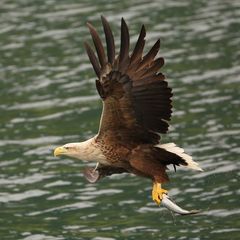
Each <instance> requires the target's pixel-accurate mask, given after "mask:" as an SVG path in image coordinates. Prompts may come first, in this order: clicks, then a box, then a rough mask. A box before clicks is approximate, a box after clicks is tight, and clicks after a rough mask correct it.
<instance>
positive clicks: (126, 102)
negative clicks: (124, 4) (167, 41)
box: [85, 17, 172, 143]
mask: <svg viewBox="0 0 240 240" xmlns="http://www.w3.org/2000/svg"><path fill="white" fill-rule="evenodd" d="M102 24H103V29H104V33H105V39H106V45H107V58H106V55H105V52H104V48H103V44H102V42H101V40H100V37H99V35H98V33H97V31H96V30H95V28H94V27H93V26H92V25H91V24H89V23H88V27H89V29H90V33H91V35H92V39H93V43H94V46H95V49H96V52H97V56H98V58H97V57H96V55H95V53H94V51H93V50H92V49H91V47H90V46H89V45H88V44H85V46H86V50H87V53H88V56H89V59H90V62H91V63H92V65H93V68H94V70H95V72H96V75H97V77H98V79H97V80H96V88H97V90H98V93H99V95H100V97H101V98H102V100H103V112H102V117H101V123H100V129H99V134H101V133H102V132H105V131H108V130H112V131H125V132H129V134H130V133H132V134H134V136H135V137H140V139H142V140H141V141H142V142H149V143H155V142H157V141H158V140H159V135H158V133H166V132H167V130H168V121H170V118H171V113H172V110H171V108H172V105H171V97H172V90H171V88H169V87H168V84H167V82H166V81H165V77H164V75H163V74H162V73H161V72H159V69H160V68H161V67H162V66H163V65H164V59H163V58H162V57H158V58H156V55H157V53H158V51H159V48H160V40H157V42H156V43H155V44H154V45H153V47H152V48H151V49H150V50H149V52H148V53H147V54H146V55H145V56H143V49H144V45H145V36H146V31H145V27H144V25H143V26H142V28H141V32H140V34H139V38H138V40H137V43H136V46H135V48H134V50H133V52H132V54H131V55H130V54H129V45H130V39H129V31H128V27H127V24H126V22H125V21H124V19H122V21H121V43H120V52H119V55H117V56H115V43H114V38H113V34H112V31H111V28H110V26H109V23H108V22H107V20H106V19H105V18H104V17H102Z"/></svg>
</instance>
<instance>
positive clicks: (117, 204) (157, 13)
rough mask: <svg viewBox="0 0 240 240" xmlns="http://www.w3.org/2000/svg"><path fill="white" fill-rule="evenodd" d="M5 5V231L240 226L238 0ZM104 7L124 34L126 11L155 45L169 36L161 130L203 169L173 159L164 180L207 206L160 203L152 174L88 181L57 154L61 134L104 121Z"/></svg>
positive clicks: (151, 232) (108, 234)
mask: <svg viewBox="0 0 240 240" xmlns="http://www.w3.org/2000/svg"><path fill="white" fill-rule="evenodd" d="M0 12H1V14H0V56H1V57H0V81H1V89H0V112H1V118H0V126H1V127H0V210H1V214H0V239H2V240H7V239H22V240H43V239H44V240H45V239H47V240H57V239H67V240H73V239H93V240H113V239H201V240H202V239H226V237H227V238H228V239H231V240H234V239H236V240H237V239H239V238H240V233H239V229H240V220H239V214H240V208H239V194H240V190H239V182H238V180H239V153H240V150H239V136H240V128H239V127H240V126H239V125H240V124H239V103H240V100H239V83H240V77H239V76H240V60H239V59H240V50H239V44H240V33H239V29H240V22H239V18H240V3H239V1H237V0H235V1H234V0H232V1H225V0H213V1H207V0H199V1H189V0H188V1H187V0H183V1H173V0H172V1H163V0H162V1H161V0H160V1H157V0H156V1H149V2H148V1H146V0H141V1H136V0H128V1H103V0H101V1H97V2H96V1H73V0H72V1H69V0H68V1H67V0H62V1H57V0H47V1H27V0H19V1H11V0H2V1H1V7H0ZM100 14H104V15H105V16H107V17H108V20H109V21H110V22H111V25H112V28H113V30H114V32H115V36H117V37H119V24H120V19H121V17H122V16H123V17H125V19H126V21H127V22H128V24H129V26H130V33H131V35H132V39H133V40H132V41H134V40H136V38H137V34H138V31H139V29H140V26H141V24H142V23H145V24H146V27H147V30H148V33H147V39H148V42H147V45H148V47H150V46H151V44H153V43H154V42H155V41H156V40H157V38H158V37H159V36H160V37H161V44H162V45H161V46H162V48H161V54H162V56H164V57H165V61H166V65H165V67H164V73H166V75H167V77H168V81H169V83H170V85H171V86H172V87H173V89H174V114H173V118H172V122H171V129H170V132H169V134H168V135H167V136H165V137H164V138H163V141H164V142H169V141H174V142H176V143H177V144H178V145H180V146H182V147H184V148H185V149H186V150H187V152H188V153H191V154H192V155H193V156H194V159H195V160H197V161H198V162H199V163H200V164H201V166H202V167H203V168H204V170H205V171H204V172H203V173H196V172H193V171H184V170H178V171H177V173H174V172H173V171H171V172H170V177H171V180H172V182H171V183H169V184H167V185H166V186H165V188H167V189H168V190H170V195H171V196H172V197H173V198H174V199H175V201H176V202H177V203H178V204H179V205H180V206H183V207H185V208H189V209H192V208H197V209H202V211H203V212H202V214H201V215H198V216H188V217H179V216H177V217H172V215H171V214H170V213H169V212H168V211H167V210H165V209H163V208H161V207H160V208H158V207H157V206H156V205H155V204H154V203H153V202H152V200H151V196H150V195H151V183H150V182H149V181H148V180H146V179H142V178H138V177H134V176H129V175H119V176H114V177H111V178H106V179H103V180H102V181H101V182H99V183H97V184H89V183H87V182H86V180H85V179H84V178H83V175H82V170H83V168H84V166H85V164H84V163H82V162H80V161H74V160H72V159H68V158H62V159H58V158H54V157H53V155H52V150H53V149H54V148H55V147H56V146H59V145H61V144H63V143H66V142H72V141H80V140H84V139H87V138H89V137H91V136H93V135H94V134H95V133H96V132H97V129H98V122H99V116H100V112H101V102H100V101H99V97H98V95H97V93H96V89H95V86H94V80H95V76H94V73H93V70H92V69H91V66H90V64H89V62H88V59H87V56H86V53H85V50H84V48H83V42H84V41H86V40H90V36H89V34H88V30H87V28H86V25H85V23H86V21H91V22H92V23H93V24H94V25H95V26H97V28H98V29H100ZM117 39H119V38H117ZM117 42H118V44H119V41H117Z"/></svg>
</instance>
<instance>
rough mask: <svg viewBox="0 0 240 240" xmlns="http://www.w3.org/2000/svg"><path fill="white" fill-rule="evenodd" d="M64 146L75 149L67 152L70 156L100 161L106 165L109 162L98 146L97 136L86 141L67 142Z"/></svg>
mask: <svg viewBox="0 0 240 240" xmlns="http://www.w3.org/2000/svg"><path fill="white" fill-rule="evenodd" d="M63 147H65V148H69V149H73V150H72V151H69V153H67V154H66V155H68V156H70V157H74V158H77V159H80V160H83V161H90V162H99V163H102V164H105V165H108V164H109V162H108V161H107V159H106V157H105V156H104V155H103V153H102V151H101V149H100V148H99V147H98V145H97V143H96V140H95V137H93V138H90V139H88V140H87V141H84V142H78V143H67V144H65V145H64V146H63Z"/></svg>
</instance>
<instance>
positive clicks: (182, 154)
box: [156, 143, 203, 171]
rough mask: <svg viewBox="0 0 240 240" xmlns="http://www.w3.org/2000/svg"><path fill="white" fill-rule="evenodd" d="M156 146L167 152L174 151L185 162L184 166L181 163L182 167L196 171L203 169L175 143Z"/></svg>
mask: <svg viewBox="0 0 240 240" xmlns="http://www.w3.org/2000/svg"><path fill="white" fill-rule="evenodd" d="M156 146H157V147H160V148H163V149H165V150H167V151H168V152H171V153H175V154H176V155H178V156H179V157H181V158H182V159H183V160H185V162H186V163H187V165H186V166H184V165H183V166H184V167H187V168H191V169H194V170H198V171H203V170H202V168H200V167H199V165H198V163H196V162H195V161H193V159H192V157H191V156H189V155H188V154H186V153H185V152H184V149H183V148H180V147H178V146H176V144H175V143H166V144H158V145H156Z"/></svg>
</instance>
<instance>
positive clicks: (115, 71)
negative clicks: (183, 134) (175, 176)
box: [54, 16, 202, 205]
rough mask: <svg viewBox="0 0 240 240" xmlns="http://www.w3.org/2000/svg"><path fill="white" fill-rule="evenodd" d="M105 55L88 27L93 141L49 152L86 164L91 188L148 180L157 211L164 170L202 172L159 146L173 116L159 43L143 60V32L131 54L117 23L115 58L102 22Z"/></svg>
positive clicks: (171, 148) (178, 152)
mask: <svg viewBox="0 0 240 240" xmlns="http://www.w3.org/2000/svg"><path fill="white" fill-rule="evenodd" d="M101 21H102V25H103V31H104V35H105V40H106V50H107V51H105V49H104V46H103V43H102V40H101V38H100V36H99V34H98V33H97V31H96V29H95V28H94V27H93V26H92V25H91V24H90V23H87V26H88V28H89V31H90V34H91V37H92V40H93V44H94V47H95V50H96V52H95V51H94V50H93V49H92V47H91V46H90V45H89V44H88V43H85V48H86V52H87V55H88V57H89V60H90V62H91V64H92V67H93V70H94V71H95V74H96V76H97V80H96V89H97V92H98V94H99V96H100V98H101V100H102V103H103V110H102V115H101V120H100V126H99V131H98V133H97V135H96V136H94V137H92V138H90V139H88V140H86V141H84V142H76V143H67V144H65V145H63V146H61V147H57V148H56V149H55V150H54V155H55V156H59V155H64V156H68V157H73V158H77V159H81V160H83V161H88V162H96V167H95V168H87V169H86V170H85V173H84V174H85V176H86V178H87V179H88V180H89V181H90V182H96V181H97V180H99V179H100V178H101V177H105V176H109V175H111V174H114V173H124V172H125V173H126V172H127V173H131V174H134V175H137V176H141V177H145V178H148V179H151V181H152V183H153V188H152V199H153V201H154V202H156V203H157V204H158V205H159V204H160V203H161V202H162V200H163V199H164V196H166V195H167V190H165V189H163V188H162V184H163V183H166V182H167V181H168V180H169V178H168V175H167V172H166V171H167V170H168V165H173V166H174V169H175V170H176V166H183V167H186V168H191V169H194V170H198V171H202V169H201V168H200V166H199V165H198V164H197V163H196V162H195V161H193V159H192V157H191V156H189V155H188V154H186V153H185V152H184V150H183V149H182V148H180V147H178V146H176V144H174V143H165V144H162V143H161V137H160V134H165V133H167V131H168V127H169V121H170V119H171V114H172V96H173V94H172V89H171V88H170V87H169V86H168V82H167V81H166V79H165V76H164V74H163V73H162V72H161V71H160V69H161V68H162V67H163V65H164V58H163V57H159V56H157V55H158V52H159V49H160V39H158V40H157V41H156V43H155V44H154V45H153V46H152V48H151V49H150V50H149V51H148V52H147V53H146V54H144V53H143V51H144V45H145V36H146V30H145V26H144V25H142V27H141V30H140V34H139V37H138V40H137V42H136V44H135V47H134V48H133V51H132V53H130V50H129V49H130V37H129V30H128V26H127V24H126V22H125V20H124V18H122V19H121V41H120V50H119V53H118V54H116V48H115V41H114V37H113V33H112V30H111V28H110V25H109V23H108V21H107V20H106V18H105V17H103V16H102V17H101Z"/></svg>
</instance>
